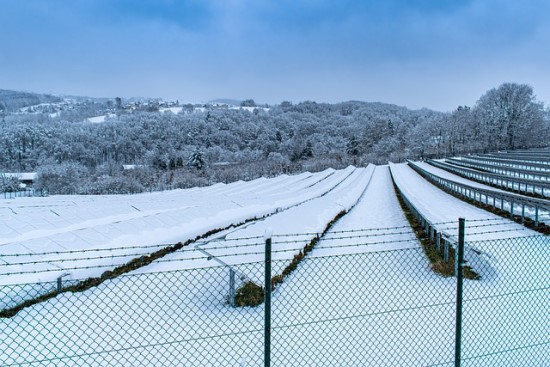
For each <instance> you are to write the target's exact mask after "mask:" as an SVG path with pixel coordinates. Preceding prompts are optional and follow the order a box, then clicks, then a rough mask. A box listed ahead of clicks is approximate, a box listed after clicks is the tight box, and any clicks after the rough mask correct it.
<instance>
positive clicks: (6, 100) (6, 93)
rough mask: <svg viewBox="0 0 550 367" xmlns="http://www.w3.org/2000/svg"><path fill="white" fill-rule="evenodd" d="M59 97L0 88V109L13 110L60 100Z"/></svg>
mask: <svg viewBox="0 0 550 367" xmlns="http://www.w3.org/2000/svg"><path fill="white" fill-rule="evenodd" d="M61 100H62V99H61V98H60V97H56V96H52V95H49V94H38V93H29V92H17V91H13V90H5V89H0V110H3V111H5V112H14V111H17V110H19V109H20V108H23V107H27V106H33V105H37V104H40V103H53V102H61Z"/></svg>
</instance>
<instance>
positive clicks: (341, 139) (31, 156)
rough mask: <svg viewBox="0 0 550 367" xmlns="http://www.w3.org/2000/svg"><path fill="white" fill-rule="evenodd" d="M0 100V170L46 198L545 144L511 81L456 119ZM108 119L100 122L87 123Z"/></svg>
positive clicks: (536, 118) (527, 91) (383, 110)
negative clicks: (56, 106) (47, 108)
mask: <svg viewBox="0 0 550 367" xmlns="http://www.w3.org/2000/svg"><path fill="white" fill-rule="evenodd" d="M1 92H2V93H0V119H1V120H0V172H37V173H38V178H37V180H36V182H35V185H34V188H35V189H36V190H39V191H40V192H43V193H48V194H115V193H138V192H144V191H152V190H163V189H173V188H187V187H192V186H198V185H208V184H212V183H215V182H232V181H236V180H250V179H254V178H257V177H261V176H265V177H271V176H275V175H279V174H282V173H294V172H301V171H306V170H308V171H318V170H321V169H325V168H327V167H333V168H342V167H345V166H347V165H350V164H351V165H356V166H366V165H367V164H368V163H375V164H385V163H387V162H388V161H392V162H401V161H404V160H405V159H423V158H428V157H430V158H433V157H435V158H439V157H446V156H455V155H463V154H469V153H477V152H490V151H496V150H510V149H525V148H531V147H541V146H547V145H548V143H549V142H550V110H549V109H548V107H547V106H545V105H544V104H543V103H542V102H540V101H538V100H537V99H536V96H535V94H534V91H533V89H532V88H531V87H530V86H528V85H524V84H516V83H505V84H502V85H500V86H499V87H498V88H494V89H491V90H489V91H487V92H486V93H485V94H484V95H482V96H481V97H480V98H479V100H478V101H477V102H476V103H475V105H474V106H471V107H468V106H460V107H458V108H457V109H456V110H454V111H452V112H437V111H432V110H429V109H420V110H411V109H408V108H406V107H400V106H395V105H391V104H384V103H377V102H376V103H372V102H359V101H349V102H343V103H336V104H328V103H316V102H310V101H306V102H301V103H297V104H293V103H290V102H282V103H281V104H279V105H274V106H270V108H251V106H254V102H253V100H247V101H245V102H246V103H245V104H243V108H235V109H231V108H226V107H225V108H224V107H220V106H219V105H204V106H202V107H201V108H194V106H193V105H185V106H183V108H182V109H181V112H179V113H177V114H174V113H172V112H159V109H158V107H155V106H154V104H152V105H148V107H147V108H138V109H135V110H133V111H131V112H129V111H126V110H124V109H123V108H122V100H121V99H120V98H117V99H116V100H112V101H111V100H105V99H102V100H101V101H93V100H90V101H88V102H86V103H84V102H79V104H78V108H72V109H71V110H68V111H62V112H61V113H57V114H51V113H14V111H17V109H21V108H22V107H25V105H27V106H29V105H33V104H39V103H47V102H59V101H60V99H59V98H58V97H53V96H42V97H35V96H33V95H32V94H28V95H27V98H22V97H21V96H20V95H18V94H15V95H14V94H13V93H12V94H10V93H9V91H1ZM14 96H15V97H14ZM10 97H11V98H10ZM37 102H38V103H37ZM244 107H247V108H244ZM111 110H112V111H114V113H113V114H112V115H109V117H107V118H106V119H105V122H103V123H95V124H94V123H90V122H89V121H88V120H86V117H90V116H94V115H97V114H102V113H107V112H108V111H111ZM10 190H14V183H13V181H12V180H10V179H8V178H7V177H4V176H1V175H0V192H1V191H10Z"/></svg>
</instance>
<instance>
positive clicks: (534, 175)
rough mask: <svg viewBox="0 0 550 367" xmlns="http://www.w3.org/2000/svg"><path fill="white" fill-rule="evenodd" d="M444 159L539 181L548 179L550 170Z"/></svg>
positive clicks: (466, 165)
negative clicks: (524, 168) (529, 169)
mask: <svg viewBox="0 0 550 367" xmlns="http://www.w3.org/2000/svg"><path fill="white" fill-rule="evenodd" d="M445 161H446V162H449V163H452V164H454V165H457V166H463V167H468V168H474V169H481V170H485V171H490V172H493V173H498V174H502V175H507V176H511V177H517V178H526V179H534V180H537V179H538V180H540V181H550V172H543V171H528V170H523V169H519V168H510V167H497V166H494V165H492V164H485V163H480V162H475V161H468V160H465V159H456V158H447V159H445Z"/></svg>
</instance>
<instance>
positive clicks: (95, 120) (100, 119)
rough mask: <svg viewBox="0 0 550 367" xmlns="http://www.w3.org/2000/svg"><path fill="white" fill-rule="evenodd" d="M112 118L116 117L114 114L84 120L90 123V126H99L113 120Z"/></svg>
mask: <svg viewBox="0 0 550 367" xmlns="http://www.w3.org/2000/svg"><path fill="white" fill-rule="evenodd" d="M113 117H116V114H114V113H108V114H106V115H101V116H95V117H88V118H87V119H86V121H87V122H89V123H92V124H101V123H103V122H105V120H106V119H108V118H113Z"/></svg>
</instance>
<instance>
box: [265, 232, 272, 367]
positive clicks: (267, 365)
mask: <svg viewBox="0 0 550 367" xmlns="http://www.w3.org/2000/svg"><path fill="white" fill-rule="evenodd" d="M269 232H270V231H269ZM269 232H268V231H266V235H265V318H264V322H265V323H264V367H270V366H271V233H269Z"/></svg>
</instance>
